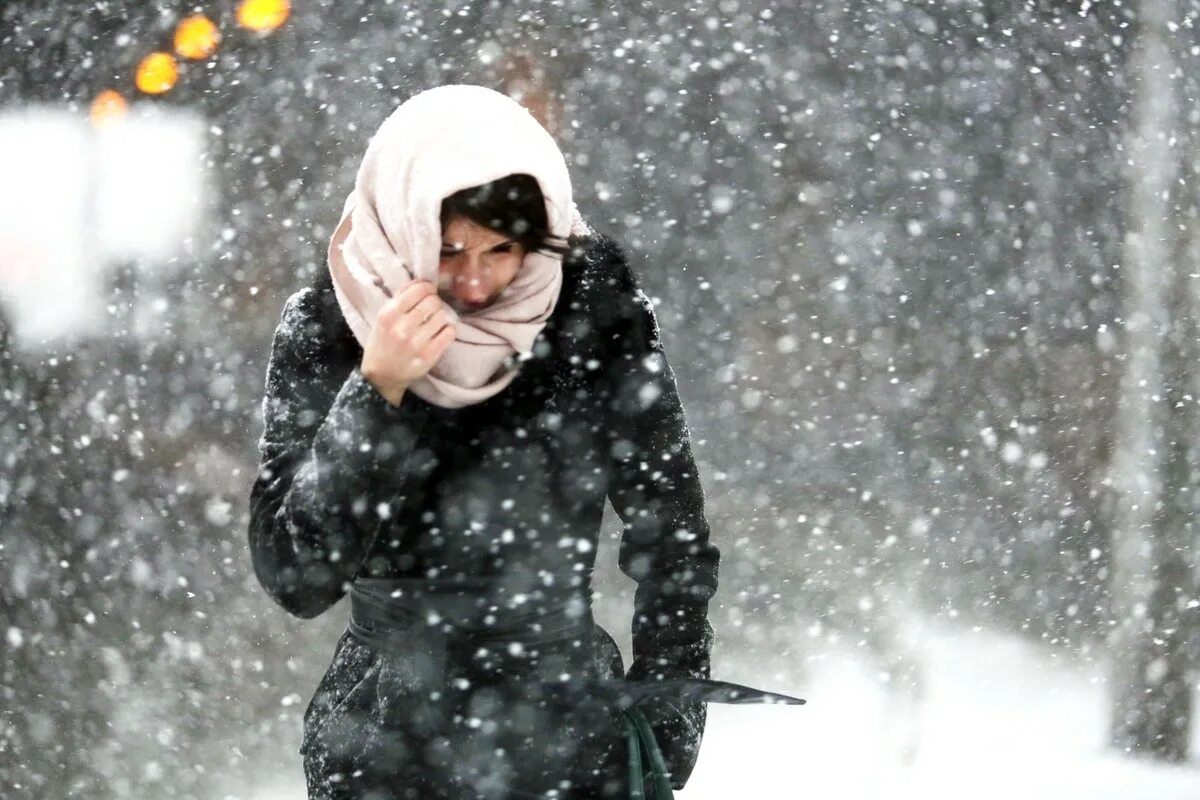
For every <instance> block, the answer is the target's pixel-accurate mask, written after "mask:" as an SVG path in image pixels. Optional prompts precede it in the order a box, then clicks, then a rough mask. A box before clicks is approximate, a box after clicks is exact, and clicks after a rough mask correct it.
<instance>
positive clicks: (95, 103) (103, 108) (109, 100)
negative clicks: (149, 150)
mask: <svg viewBox="0 0 1200 800" xmlns="http://www.w3.org/2000/svg"><path fill="white" fill-rule="evenodd" d="M128 111H129V104H128V103H126V102H125V98H124V97H123V96H122V95H121V93H120V92H118V91H116V90H114V89H105V90H104V91H103V92H101V93H100V94H98V95H96V98H95V99H94V100H92V108H91V111H90V113H89V115H88V116H89V118H90V119H91V121H92V124H93V125H95V126H96V127H97V128H99V127H102V126H104V125H108V124H111V123H113V122H116V121H118V120H122V119H124V118H125V114H126V113H127V112H128Z"/></svg>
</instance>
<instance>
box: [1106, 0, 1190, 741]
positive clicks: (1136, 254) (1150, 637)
mask: <svg viewBox="0 0 1200 800" xmlns="http://www.w3.org/2000/svg"><path fill="white" fill-rule="evenodd" d="M1172 6H1173V0H1144V2H1142V4H1141V6H1140V19H1139V30H1138V34H1137V39H1136V42H1135V54H1134V58H1133V62H1132V70H1133V80H1134V82H1135V83H1134V85H1135V87H1136V88H1135V92H1134V94H1135V97H1134V101H1133V105H1132V118H1131V120H1130V126H1129V148H1128V152H1129V191H1128V195H1127V197H1128V222H1129V224H1128V235H1127V238H1126V243H1125V259H1124V272H1125V292H1126V295H1125V302H1126V314H1125V317H1126V369H1125V374H1124V375H1123V378H1122V386H1121V398H1120V403H1119V410H1118V417H1117V446H1116V452H1115V455H1114V462H1113V479H1114V483H1115V485H1116V488H1117V490H1118V493H1119V497H1120V499H1119V502H1118V509H1117V512H1116V524H1115V527H1114V531H1113V570H1112V576H1111V578H1112V590H1111V591H1112V610H1113V616H1114V622H1115V627H1114V629H1113V632H1112V636H1111V644H1112V654H1113V662H1112V663H1113V676H1112V678H1113V680H1112V703H1113V706H1112V719H1111V731H1110V734H1111V742H1112V744H1113V745H1114V746H1116V747H1118V748H1121V749H1122V750H1125V751H1126V752H1130V753H1135V754H1141V755H1150V756H1153V757H1156V758H1161V759H1164V760H1168V761H1182V760H1184V759H1186V758H1187V753H1188V734H1189V721H1190V716H1191V703H1190V687H1189V686H1188V683H1187V664H1186V651H1185V648H1184V647H1183V642H1184V637H1185V629H1184V627H1183V624H1182V622H1183V620H1182V614H1181V612H1182V611H1184V610H1185V607H1186V604H1187V601H1188V598H1187V592H1186V587H1187V584H1188V583H1189V580H1188V573H1189V568H1188V566H1187V562H1186V557H1187V556H1186V548H1187V547H1188V544H1189V539H1190V537H1191V534H1192V523H1191V521H1190V520H1191V516H1192V509H1191V508H1190V505H1191V498H1192V493H1191V492H1189V491H1188V489H1189V486H1190V485H1191V483H1192V482H1193V475H1194V470H1193V468H1192V464H1191V459H1190V458H1189V451H1190V450H1191V444H1192V442H1191V439H1192V438H1193V437H1194V432H1193V431H1192V430H1191V428H1193V427H1194V425H1193V420H1194V418H1195V410H1194V409H1195V400H1194V397H1193V395H1192V394H1191V393H1190V392H1188V391H1186V388H1187V387H1186V386H1185V384H1184V381H1185V379H1186V376H1187V374H1188V371H1189V366H1190V364H1189V363H1188V358H1187V356H1188V352H1187V350H1188V349H1190V348H1191V345H1190V343H1188V342H1186V341H1185V337H1184V335H1183V334H1184V333H1185V329H1186V328H1187V327H1188V326H1189V325H1190V324H1191V323H1190V320H1191V319H1192V317H1194V315H1195V313H1196V309H1195V304H1194V303H1193V302H1192V301H1191V300H1190V296H1191V295H1190V293H1189V292H1187V291H1180V288H1181V285H1182V286H1183V287H1185V288H1186V282H1187V280H1188V279H1187V273H1188V271H1189V270H1188V269H1187V267H1186V265H1185V264H1183V263H1182V262H1181V261H1179V260H1177V259H1176V252H1177V250H1176V247H1175V240H1174V239H1173V237H1174V236H1175V235H1176V234H1175V231H1176V230H1177V226H1176V225H1175V220H1174V218H1173V217H1174V215H1173V214H1172V204H1171V199H1170V198H1171V193H1172V184H1173V183H1174V181H1175V178H1176V173H1177V164H1176V158H1175V154H1174V152H1173V149H1172V136H1173V127H1174V126H1173V119H1174V113H1175V100H1174V96H1173V91H1174V89H1173V85H1172V77H1171V73H1172V72H1173V70H1174V68H1173V64H1172V56H1171V50H1170V47H1169V42H1168V29H1167V23H1168V21H1169V20H1171V19H1172V18H1173V16H1172V15H1173V8H1172ZM1181 279H1182V284H1181ZM1192 363H1193V364H1194V356H1193V358H1192Z"/></svg>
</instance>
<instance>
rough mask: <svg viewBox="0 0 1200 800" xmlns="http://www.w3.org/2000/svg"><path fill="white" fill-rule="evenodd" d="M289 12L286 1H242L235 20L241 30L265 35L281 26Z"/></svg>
mask: <svg viewBox="0 0 1200 800" xmlns="http://www.w3.org/2000/svg"><path fill="white" fill-rule="evenodd" d="M290 12H291V3H289V2H288V0H242V4H241V5H240V6H238V11H237V19H238V24H239V25H241V26H242V27H243V28H249V29H250V30H252V31H258V32H259V33H267V32H269V31H273V30H275V29H276V28H278V27H279V26H280V25H282V24H283V23H284V21H285V20H287V18H288V14H289V13H290Z"/></svg>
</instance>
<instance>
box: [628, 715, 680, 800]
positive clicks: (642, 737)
mask: <svg viewBox="0 0 1200 800" xmlns="http://www.w3.org/2000/svg"><path fill="white" fill-rule="evenodd" d="M621 716H622V718H623V719H624V721H625V742H626V744H627V750H628V752H629V798H630V800H646V792H645V789H644V783H643V780H644V777H643V774H642V747H645V748H646V752H647V753H648V754H649V756H650V768H651V780H652V783H651V784H650V785H651V786H652V787H653V789H654V800H674V798H675V792H674V791H673V790H672V788H671V781H670V779H669V778H668V777H667V763H666V760H665V759H664V758H663V754H662V751H661V750H660V749H659V748H658V742H657V741H656V740H655V738H654V729H653V728H651V727H650V722H649V720H647V719H646V715H645V714H643V713H642V710H641V709H640V708H637V707H632V708H627V709H625V710H624V711H623V712H622V715H621Z"/></svg>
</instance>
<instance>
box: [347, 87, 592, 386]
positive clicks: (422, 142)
mask: <svg viewBox="0 0 1200 800" xmlns="http://www.w3.org/2000/svg"><path fill="white" fill-rule="evenodd" d="M513 173H527V174H529V175H532V176H533V177H534V178H536V179H537V182H538V185H539V187H540V188H541V191H542V195H543V197H544V198H545V202H546V217H547V220H548V222H549V229H550V233H551V234H553V235H555V236H560V237H563V238H564V239H565V238H566V237H567V236H569V235H586V234H589V233H591V231H590V229H589V228H588V226H587V224H586V223H585V222H584V221H583V219H582V217H581V216H580V214H579V211H578V209H577V208H576V207H575V204H574V202H573V199H572V192H571V179H570V175H569V173H568V170H567V165H566V161H565V159H564V158H563V154H562V152H561V151H560V150H559V148H558V145H557V144H556V143H555V142H554V139H553V138H552V137H551V136H550V134H549V132H547V131H546V129H545V128H543V127H542V125H541V124H540V123H539V122H538V121H537V120H536V119H535V118H534V117H533V115H532V114H531V113H530V112H529V111H528V110H527V109H526V108H525V107H524V106H522V105H521V104H520V103H518V102H517V101H516V100H513V99H512V98H510V97H508V96H507V95H504V94H501V93H500V92H497V91H494V90H492V89H488V88H487V87H484V86H474V85H469V84H450V85H446V86H439V87H437V88H434V89H429V90H426V91H423V92H420V93H418V94H415V95H413V96H412V97H410V98H409V99H408V100H406V101H405V102H404V103H402V104H401V105H400V106H399V107H398V108H396V110H395V111H393V112H392V114H391V116H389V117H388V118H387V119H386V120H385V121H384V122H383V124H382V125H381V126H380V127H379V130H378V131H377V132H376V133H375V135H374V136H373V137H372V138H371V141H370V143H369V144H368V146H367V152H366V154H365V156H364V157H363V160H362V164H361V165H360V166H359V169H358V173H357V175H356V177H355V182H354V188H353V190H352V191H351V192H350V194H349V195H348V196H347V198H346V202H345V204H344V206H343V210H342V216H341V220H340V221H339V223H338V226H337V228H336V230H335V231H334V234H333V237H332V239H331V240H330V243H329V250H328V263H329V270H330V273H331V277H332V279H333V286H334V292H335V295H336V296H337V301H338V305H339V306H340V308H341V310H342V314H343V315H344V316H345V318H346V322H347V323H348V325H349V327H350V330H351V331H352V332H353V333H354V336H355V338H356V339H357V340H358V342H359V344H361V345H362V346H363V347H364V348H365V347H366V345H367V340H368V338H369V336H370V333H371V329H372V327H373V326H374V324H375V319H376V316H377V315H378V313H379V311H380V309H381V308H382V307H383V306H384V304H385V303H387V301H388V299H389V298H390V297H393V296H395V295H396V294H397V293H399V292H400V290H402V289H403V288H404V287H405V286H406V285H407V284H409V283H410V282H412V281H414V280H427V281H430V282H432V283H434V284H435V285H436V284H437V280H438V265H439V262H440V252H441V245H442V229H441V220H440V214H441V206H442V201H443V200H444V199H445V198H446V197H448V196H449V195H451V194H453V193H454V192H457V191H459V190H460V189H466V188H468V187H472V186H478V185H480V184H484V183H488V182H489V181H493V180H496V179H498V178H502V177H504V176H506V175H510V174H513ZM561 286H562V257H561V256H557V255H547V254H545V253H536V252H531V253H527V254H526V256H525V259H524V261H523V262H522V264H521V268H520V269H519V270H518V272H517V275H516V277H515V278H514V279H513V281H512V283H510V284H509V285H508V286H507V287H506V288H505V289H504V291H503V292H502V293H501V294H500V295H499V297H497V298H496V300H495V301H494V302H492V303H491V304H489V305H488V306H487V307H485V308H483V309H480V310H478V311H475V312H472V313H470V314H461V315H455V317H456V319H455V322H454V325H455V332H456V337H455V340H454V341H453V342H452V343H451V344H450V346H449V347H448V348H447V349H446V351H445V353H444V354H443V355H442V357H441V358H440V359H439V360H438V362H437V363H436V364H435V365H434V366H433V368H432V369H431V370H430V371H429V373H428V374H427V375H426V376H425V377H423V378H421V379H420V380H418V381H416V382H415V383H413V385H412V386H410V387H409V390H410V391H412V392H413V393H414V394H416V395H417V396H418V397H421V398H422V399H424V400H426V401H427V402H430V403H433V404H435V405H439V406H443V407H447V408H459V407H462V406H465V405H470V404H473V403H479V402H482V401H484V400H486V399H488V398H489V397H492V396H493V395H495V394H497V393H499V392H500V391H502V390H503V389H504V388H505V387H506V386H507V385H508V384H509V383H510V382H511V381H512V380H513V378H514V377H516V374H517V370H518V369H519V359H517V358H514V356H519V355H525V354H528V353H529V352H530V350H531V348H532V347H533V343H534V341H535V340H536V338H537V335H538V333H539V332H540V331H541V330H542V328H543V327H544V326H545V324H546V321H547V319H549V317H550V314H551V313H552V312H553V310H554V306H555V304H556V302H557V300H558V295H559V290H560V288H561Z"/></svg>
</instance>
